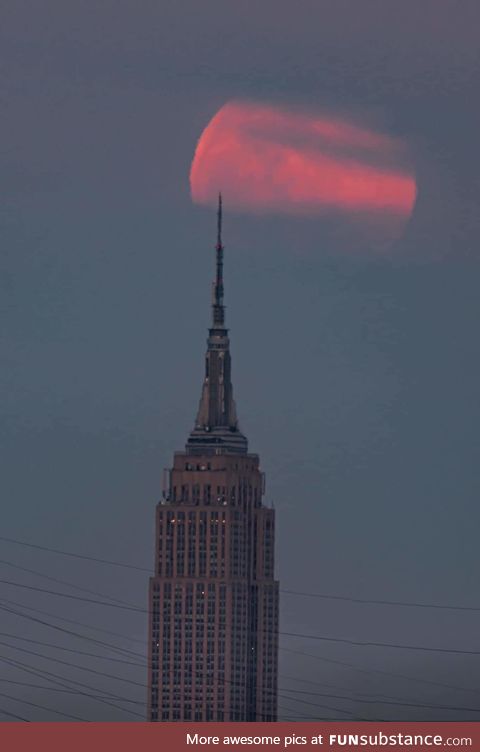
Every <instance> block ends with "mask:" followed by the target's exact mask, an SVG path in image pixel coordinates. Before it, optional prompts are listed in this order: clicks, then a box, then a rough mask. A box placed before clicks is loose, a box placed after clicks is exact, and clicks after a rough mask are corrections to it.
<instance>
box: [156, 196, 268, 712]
mask: <svg viewBox="0 0 480 752" xmlns="http://www.w3.org/2000/svg"><path fill="white" fill-rule="evenodd" d="M221 212H222V206H221V199H220V200H219V210H218V238H217V245H216V276H215V281H214V284H213V300H212V325H211V327H210V329H209V336H208V340H207V345H208V347H207V353H206V358H205V377H204V382H203V388H202V395H201V399H200V406H199V410H198V414H197V418H196V421H195V426H194V428H193V430H192V432H191V433H190V436H189V438H188V440H187V443H186V447H185V451H182V452H176V453H175V455H174V460H173V467H172V468H171V469H169V470H167V471H165V473H164V490H163V498H162V500H161V501H160V503H159V504H158V505H157V508H156V534H155V575H154V576H153V577H151V578H150V590H149V635H148V646H149V648H148V654H149V661H148V671H149V682H148V719H149V720H150V721H276V720H277V664H278V582H277V581H276V580H275V579H274V544H275V513H274V510H273V509H272V508H269V507H267V506H265V505H264V504H263V496H264V492H265V482H264V476H263V473H262V472H261V471H260V466H259V458H258V455H256V454H250V453H249V451H248V443H247V439H246V437H245V436H244V435H243V434H242V432H241V431H240V428H239V426H238V421H237V416H236V409H235V402H234V399H233V390H232V382H231V359H230V346H229V338H228V330H227V329H226V328H225V309H224V303H223V253H224V248H223V245H222V240H221V222H222V213H221Z"/></svg>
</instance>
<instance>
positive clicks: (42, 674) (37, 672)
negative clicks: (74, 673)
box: [0, 655, 144, 719]
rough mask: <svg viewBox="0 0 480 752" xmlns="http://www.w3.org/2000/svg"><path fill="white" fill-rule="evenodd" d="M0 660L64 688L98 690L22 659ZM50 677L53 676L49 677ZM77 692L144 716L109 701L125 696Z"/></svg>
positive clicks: (138, 715) (118, 708)
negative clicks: (73, 685) (31, 664)
mask: <svg viewBox="0 0 480 752" xmlns="http://www.w3.org/2000/svg"><path fill="white" fill-rule="evenodd" d="M0 661H2V662H3V663H6V664H7V665H10V666H13V667H14V668H19V669H20V671H24V672H25V673H27V674H31V675H32V676H40V678H43V679H46V680H47V681H49V682H51V683H52V684H56V685H58V686H60V687H63V688H65V689H71V686H69V685H72V684H76V685H77V686H79V687H84V688H86V689H90V690H93V691H94V692H98V689H97V688H96V687H91V686H90V685H88V684H84V683H83V682H79V681H78V680H76V679H65V677H63V676H60V675H59V674H55V673H53V672H51V671H46V670H45V669H39V668H36V667H35V668H34V667H32V666H30V665H29V664H26V663H23V662H22V661H18V660H16V659H12V658H7V657H5V656H2V655H0ZM50 677H54V678H50ZM59 680H61V681H59ZM65 681H68V684H65ZM78 694H79V695H82V696H83V697H87V698H89V699H92V700H95V701H96V702H101V703H102V704H103V705H109V706H110V707H112V708H116V710H121V711H122V712H123V713H129V714H130V715H134V716H137V717H138V718H142V719H143V718H144V716H143V715H140V713H136V712H135V711H133V710H128V709H126V708H122V707H121V706H120V705H116V704H115V703H113V702H110V700H111V699H116V700H118V701H119V702H122V701H123V702H129V700H125V698H122V697H119V696H118V695H114V694H113V693H111V692H109V693H108V694H107V695H105V697H98V696H96V695H92V694H90V693H89V692H84V691H82V690H78ZM104 694H105V693H104Z"/></svg>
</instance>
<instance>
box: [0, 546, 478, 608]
mask: <svg viewBox="0 0 480 752" xmlns="http://www.w3.org/2000/svg"><path fill="white" fill-rule="evenodd" d="M0 541H4V542H6V543H12V544H15V545H18V546H26V547H28V548H33V549H38V550H40V551H46V552H48V553H53V554H58V555H60V556H70V557H73V558H76V559H83V560H85V561H92V562H95V563H97V564H106V565H109V566H114V567H123V568H125V569H131V570H134V571H138V572H148V573H149V574H150V575H152V569H150V568H148V567H140V566H138V565H136V564H129V563H126V562H120V561H112V560H110V559H102V558H99V557H95V556H87V555H86V554H78V553H74V552H72V551H63V550H60V549H56V548H50V547H49V546H41V545H39V544H35V543H28V542H27V541H21V540H18V539H16V538H8V537H6V536H0ZM65 584H67V583H65ZM280 593H282V594H284V595H296V596H303V597H308V598H320V599H325V600H335V601H345V602H348V603H358V604H365V605H375V606H398V607H405V608H424V609H440V610H447V611H467V612H468V611H471V612H480V606H458V605H453V604H443V603H422V602H420V601H400V600H398V601H396V600H387V599H383V598H356V597H354V596H344V595H334V594H330V593H310V592H302V591H298V590H290V589H281V590H280ZM106 597H108V598H110V597H111V596H106Z"/></svg>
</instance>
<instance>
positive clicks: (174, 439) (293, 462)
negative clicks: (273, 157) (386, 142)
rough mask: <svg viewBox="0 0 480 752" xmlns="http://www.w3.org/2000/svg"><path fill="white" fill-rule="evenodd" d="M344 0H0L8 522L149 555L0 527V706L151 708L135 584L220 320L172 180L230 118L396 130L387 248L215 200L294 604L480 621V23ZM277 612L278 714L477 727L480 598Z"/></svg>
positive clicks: (441, 7) (46, 714) (81, 712)
mask: <svg viewBox="0 0 480 752" xmlns="http://www.w3.org/2000/svg"><path fill="white" fill-rule="evenodd" d="M359 6H360V4H359V3H358V2H356V1H355V0H336V2H335V3H332V2H326V1H324V0H315V2H313V1H310V0H297V2H295V3H287V2H284V0H263V2H261V3H254V2H249V1H248V0H244V2H242V3H236V2H232V1H231V0H227V1H225V0H223V2H217V1H216V0H215V1H213V0H205V1H204V2H202V3H201V4H200V3H196V2H193V0H176V1H175V2H170V3H168V2H165V3H158V2H148V1H147V0H142V1H141V2H133V1H132V0H126V1H122V0H117V2H113V1H111V0H103V1H102V2H91V1H89V0H86V1H85V2H82V3H65V2H53V0H45V1H44V2H43V3H41V4H37V3H32V2H22V1H21V0H10V1H8V0H6V1H5V2H4V3H3V4H2V23H1V24H0V49H1V50H2V52H1V55H2V65H1V68H0V81H1V85H0V97H1V100H2V118H1V122H0V170H1V186H2V188H1V192H2V202H1V206H0V222H1V229H2V248H1V251H0V305H1V329H0V332H1V334H0V336H1V353H2V368H1V370H0V383H1V391H2V401H1V405H0V412H1V422H0V447H1V452H0V462H1V473H0V478H1V481H0V483H1V490H2V493H1V499H2V502H1V509H2V525H1V531H2V533H1V534H2V536H3V537H6V538H12V539H16V540H20V541H24V542H27V543H31V544H35V545H39V546H44V547H47V548H54V549H59V550H62V551H66V552H76V553H79V554H82V555H85V556H91V557H96V558H101V559H108V560H114V561H117V562H120V563H131V564H134V565H136V566H138V567H140V568H143V569H142V570H133V569H126V568H121V567H115V566H110V565H107V564H100V563H98V562H97V563H95V562H92V561H87V560H82V559H75V558H72V557H67V556H63V555H58V554H53V553H49V552H47V551H43V550H40V549H35V548H29V547H25V546H21V545H18V544H14V543H11V542H10V543H9V542H7V541H5V540H0V560H1V561H0V573H1V574H0V580H1V582H0V607H2V608H3V609H4V610H3V611H1V613H2V618H1V621H0V624H1V636H0V663H1V666H2V668H1V670H0V685H1V686H0V693H3V694H0V710H2V711H6V713H11V714H18V715H20V716H22V717H27V718H29V719H32V720H68V718H69V717H71V716H76V717H81V718H84V719H87V720H141V719H142V717H143V715H144V712H145V708H144V707H143V705H142V703H143V702H144V701H145V691H144V688H143V686H142V685H143V684H144V682H145V669H144V668H142V666H141V665H131V664H141V663H142V661H143V659H142V657H141V656H142V654H144V652H145V642H146V618H145V613H144V609H145V608H146V597H147V584H148V571H143V570H149V569H151V568H152V566H153V543H154V534H153V533H154V531H153V523H154V510H155V504H156V502H157V501H158V499H159V497H160V492H161V476H162V470H163V468H164V467H168V466H170V464H171V461H172V455H173V452H174V451H175V450H181V449H182V447H183V445H184V442H185V440H186V437H187V435H188V432H189V431H190V429H191V428H192V426H193V420H194V416H195V413H196V408H197V405H198V399H199V397H200V387H201V381H202V370H203V355H204V350H205V344H206V343H205V339H206V334H207V327H208V324H209V302H210V281H211V278H212V271H213V269H212V265H213V246H214V242H215V215H214V212H213V210H212V209H211V208H209V207H206V206H202V205H199V204H198V203H194V201H192V197H191V192H190V183H189V175H190V168H191V164H192V159H193V156H194V153H195V149H196V146H197V143H198V140H199V138H200V136H201V134H202V132H203V131H204V129H205V128H206V127H207V125H208V123H209V122H210V121H211V119H212V118H213V117H214V116H215V114H216V113H217V112H218V111H219V110H220V108H222V107H223V106H224V105H225V104H226V103H228V102H231V101H244V100H248V101H250V102H254V103H258V105H259V106H260V105H268V106H274V107H279V108H283V109H284V110H286V111H290V110H292V111H293V110H298V109H299V108H300V109H301V110H308V111H318V112H328V113H334V114H337V115H338V114H340V115H341V116H342V117H344V118H347V119H349V118H353V119H354V120H355V121H358V122H363V123H367V124H369V127H370V126H371V127H372V128H375V129H377V130H378V131H380V132H382V133H385V134H387V135H388V136H389V137H391V138H392V139H397V140H399V141H401V142H402V143H405V144H407V145H408V149H409V154H410V158H411V161H412V164H413V167H414V173H415V177H416V183H417V200H416V203H415V207H414V210H413V214H412V216H411V217H410V219H409V221H408V223H407V224H406V226H405V227H404V229H403V231H402V233H401V235H400V236H399V237H397V238H396V239H395V241H394V242H393V243H391V244H390V246H389V247H388V249H387V250H384V251H383V252H381V253H380V252H378V249H375V248H373V247H369V245H368V243H367V242H365V238H364V237H363V236H362V237H360V236H358V237H357V236H356V233H355V232H353V233H352V232H351V231H349V232H345V226H346V224H347V223H346V222H345V223H343V222H342V221H341V220H339V219H338V218H336V219H334V220H332V219H331V218H330V219H329V218H326V217H325V216H322V215H321V214H320V213H319V214H318V215H316V214H315V213H313V214H309V216H292V215H291V214H289V213H288V212H284V213H282V212H281V211H276V212H268V211H263V212H260V213H258V212H257V213H255V212H252V211H249V210H248V208H247V209H245V208H244V210H243V211H242V210H240V209H238V207H237V208H236V209H235V210H234V208H233V206H232V209H231V210H229V205H228V191H227V195H226V197H225V206H224V242H225V246H226V250H225V278H226V281H225V287H226V304H227V322H228V325H229V327H230V329H231V343H232V345H231V347H232V359H233V382H234V390H235V396H236V401H237V408H238V413H239V417H240V423H241V428H242V430H243V431H244V433H246V435H247V436H248V438H249V442H250V449H251V451H254V452H258V453H259V454H260V457H261V465H262V468H263V470H264V471H265V473H266V476H267V502H268V503H274V505H275V508H276V514H277V575H278V577H279V579H280V583H281V589H282V590H285V591H287V590H290V591H297V592H299V591H300V592H303V593H316V594H324V595H334V596H342V597H347V598H348V597H352V598H357V599H366V600H377V601H379V600H380V601H381V600H387V601H402V602H409V603H412V602H413V603H417V604H437V605H457V606H464V607H470V608H479V609H480V597H479V594H478V572H479V565H480V551H479V547H478V525H479V522H480V519H479V516H480V515H479V507H478V498H479V478H478V466H479V439H478V424H479V420H480V407H479V400H478V384H479V383H480V353H479V347H478V324H477V322H478V320H479V317H480V296H479V295H478V274H479V271H480V259H479V248H480V214H479V212H478V201H479V190H480V178H479V171H478V152H479V147H478V133H479V116H480V104H479V101H478V87H479V84H480V44H479V41H480V40H479V28H480V6H479V4H478V2H476V0H463V2H462V3H461V4H460V3H458V2H454V1H453V0H452V1H448V0H403V1H402V2H395V3H394V2H385V0H362V3H361V10H360V7H359ZM18 567H23V568H24V569H18ZM25 569H28V570H33V571H34V572H35V574H33V573H32V572H27V571H24V570H25ZM41 575H44V576H45V575H46V576H48V577H51V578H55V579H57V580H58V579H63V580H65V581H68V582H69V583H75V584H76V585H77V586H78V587H80V588H85V589H89V590H92V591H95V593H100V594H101V596H99V595H95V594H92V593H89V594H88V593H84V592H83V593H82V591H78V590H77V591H73V590H72V589H71V588H70V587H69V586H67V585H63V584H60V583H58V582H52V581H49V580H46V579H45V577H44V576H41ZM6 581H8V582H9V583H12V582H14V583H17V585H12V584H8V583H7V582H6ZM18 584H23V585H28V586H29V587H34V588H36V589H35V590H29V589H27V588H20V587H18ZM38 588H43V589H44V590H54V591H57V592H58V591H60V592H63V593H65V594H69V595H73V594H75V593H76V594H77V596H78V597H85V598H89V599H90V601H80V600H76V599H75V598H66V597H60V596H57V595H53V594H51V593H46V592H43V591H41V590H38ZM106 596H110V597H113V598H116V599H120V600H122V601H124V605H125V603H127V604H130V605H131V604H133V606H134V607H135V608H137V607H138V608H139V609H140V610H138V611H134V610H127V609H123V608H118V606H119V605H121V604H118V603H117V605H116V606H115V605H112V606H106V605H105V601H106ZM93 600H102V601H103V604H98V603H93V602H91V601H93ZM5 609H9V611H8V612H7V611H6V610H5ZM28 609H37V610H36V611H32V610H28ZM39 610H41V611H44V612H46V614H48V616H47V615H45V614H43V615H41V614H39V613H38V612H39ZM12 611H16V613H12ZM281 612H282V613H281V617H282V618H281V627H280V629H281V632H282V633H283V634H282V635H281V647H282V649H281V651H280V675H281V679H280V686H281V692H280V695H281V696H280V701H279V702H280V716H281V717H285V718H300V717H302V716H312V715H314V716H315V717H322V716H323V717H336V718H337V717H339V718H346V719H348V718H354V717H355V718H360V717H361V718H375V719H378V718H383V719H386V720H388V719H392V720H402V719H413V720H415V719H422V720H433V719H440V720H462V719H467V720H479V719H480V696H479V689H478V687H479V680H480V655H477V654H475V651H479V650H480V646H479V643H478V634H479V624H480V610H479V611H475V610H470V611H468V610H463V611H459V610H447V609H427V608H421V607H419V606H417V607H408V606H389V605H381V604H377V605H373V604H371V603H370V604H361V603H353V602H349V601H338V600H331V599H324V598H318V597H309V596H300V595H292V594H289V593H282V597H281ZM21 614H23V615H21ZM28 617H30V618H28ZM58 617H61V618H63V619H69V620H70V622H65V621H60V620H59V619H58ZM32 618H34V619H37V620H41V621H43V622H45V621H48V622H49V624H48V625H47V624H40V622H39V621H32ZM52 624H55V625H57V627H60V628H62V629H68V630H70V632H71V631H76V632H77V633H81V634H82V635H83V636H86V635H88V636H89V637H90V638H91V639H93V640H97V642H96V643H94V642H88V641H86V640H84V639H83V640H82V639H80V638H79V637H77V636H74V635H72V634H70V633H67V632H61V631H59V629H58V628H57V629H54V628H53V627H52V626H51V625H52ZM86 625H88V626H86ZM92 627H95V630H99V629H101V630H105V631H104V632H99V631H95V630H93V629H92ZM112 632H115V633H117V634H116V635H112V634H111V633H112ZM286 633H296V634H297V635H298V634H302V635H311V636H314V637H316V638H318V637H330V638H332V637H333V638H335V639H340V640H350V641H353V642H376V643H378V642H380V643H390V644H392V643H393V644H396V645H408V646H417V647H429V648H432V647H433V648H441V649H447V650H451V651H466V652H464V653H461V652H435V651H425V650H413V649H409V650H404V649H401V648H386V647H379V646H364V645H363V646H361V645H351V644H347V643H345V642H343V643H342V642H330V641H325V640H320V639H308V638H305V637H298V636H297V637H292V636H289V635H287V634H286ZM118 635H122V636H121V637H119V636H118ZM26 640H37V643H33V642H27V641H26ZM98 641H101V642H102V643H104V644H99V642H98ZM38 643H43V644H41V645H39V644H38ZM44 643H50V645H52V644H54V645H57V647H58V646H62V647H64V648H65V650H64V651H60V650H58V649H57V648H55V647H48V646H47V645H45V644H44ZM115 647H116V648H117V649H118V648H121V652H118V650H117V652H115V650H114V648H115ZM26 650H29V651H31V652H30V653H28V652H22V651H26ZM69 651H74V652H69ZM80 651H81V652H80ZM125 651H130V652H128V653H127V652H125ZM292 651H294V652H292ZM85 652H90V653H94V654H96V655H97V656H98V655H102V656H103V657H102V658H92V657H91V656H85V655H83V654H81V653H85ZM32 653H36V655H35V654H32ZM305 654H307V655H305ZM112 659H114V660H112ZM59 661H64V663H61V662H59ZM119 661H128V663H124V662H123V663H121V662H119ZM72 663H74V664H76V665H77V666H81V668H75V667H73V666H72V665H69V664H72ZM22 664H23V665H22ZM45 671H49V672H50V678H48V676H47V675H46V674H45V673H44V672H45ZM92 671H97V674H94V673H92ZM28 672H30V673H28ZM32 672H33V673H32ZM53 673H54V674H56V678H55V677H52V674H53ZM104 674H108V676H105V675H104ZM118 677H120V678H118ZM406 677H407V678H406ZM52 678H53V679H55V681H56V682H57V684H54V683H53V682H52V681H50V680H51V679H52ZM13 682H21V683H17V684H15V683H13ZM72 682H78V683H77V684H73V683H72ZM27 684H35V685H37V686H36V687H32V686H26V685H27ZM82 684H83V687H82ZM85 685H86V686H85ZM38 687H42V688H38ZM47 687H49V688H50V689H47ZM72 687H73V688H75V689H76V691H77V694H74V693H73V691H74V690H72ZM307 692H310V693H313V694H306V693H307ZM92 695H95V697H98V695H102V698H103V699H102V700H98V699H95V697H92ZM107 695H108V696H109V699H108V700H107V701H105V698H106V697H107ZM333 697H334V698H335V699H332V698H333ZM13 698H17V699H13ZM345 698H347V699H345ZM388 698H390V699H388ZM126 700H128V701H129V702H126ZM382 700H383V702H382ZM26 703H31V704H30V705H27V704H26ZM108 703H110V704H108ZM388 703H391V704H388ZM402 703H403V704H402ZM112 704H113V705H116V707H112ZM325 706H327V707H325ZM425 706H427V707H425ZM438 706H442V708H443V709H440V708H439V707H438ZM332 707H334V708H335V709H334V710H332V709H331V708H332ZM447 708H453V709H447ZM127 710H128V711H130V712H127ZM132 710H133V712H134V713H137V714H138V715H137V716H135V715H132V714H131V713H132ZM53 711H55V712H53ZM59 711H60V712H62V713H65V714H66V716H61V715H59ZM332 714H333V715H332ZM0 718H1V720H9V719H10V720H11V719H12V718H11V716H8V715H7V714H5V713H4V714H3V715H1V714H0Z"/></svg>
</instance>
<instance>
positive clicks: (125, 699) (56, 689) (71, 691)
mask: <svg viewBox="0 0 480 752" xmlns="http://www.w3.org/2000/svg"><path fill="white" fill-rule="evenodd" d="M0 682H1V683H2V684H14V685H15V686H19V687H28V688H29V689H41V690H43V691H45V692H60V693H63V694H70V695H78V694H83V693H82V692H80V693H79V691H78V689H61V688H59V687H47V686H46V685H45V684H32V682H21V681H15V679H3V678H1V677H0ZM92 689H93V687H92ZM98 691H103V690H98ZM109 696H110V695H105V694H103V695H90V694H89V695H88V697H90V698H92V699H95V700H98V699H105V697H109ZM119 699H120V700H121V701H122V702H129V703H131V704H132V705H141V706H144V707H146V706H147V703H146V702H142V701H141V700H132V699H130V698H129V697H121V698H119Z"/></svg>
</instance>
